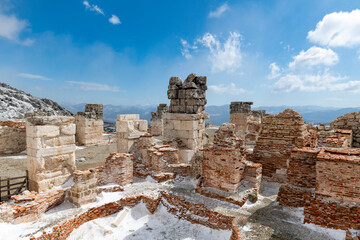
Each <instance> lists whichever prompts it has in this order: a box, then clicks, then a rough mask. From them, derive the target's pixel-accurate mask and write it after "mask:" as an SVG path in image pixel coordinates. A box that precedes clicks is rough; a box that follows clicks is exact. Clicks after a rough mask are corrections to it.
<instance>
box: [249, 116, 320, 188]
mask: <svg viewBox="0 0 360 240" xmlns="http://www.w3.org/2000/svg"><path fill="white" fill-rule="evenodd" d="M314 138H316V136H314V135H313V134H310V133H309V132H308V131H307V128H306V125H305V122H304V121H303V119H302V116H301V115H300V114H299V113H297V112H295V111H294V110H292V109H286V110H285V111H283V112H281V113H279V114H276V115H266V116H265V117H264V118H263V119H262V129H261V132H260V135H259V138H258V141H257V142H256V146H255V148H254V153H253V161H254V162H257V163H261V164H262V170H263V177H264V176H265V177H266V178H267V179H268V180H269V181H275V182H285V180H286V176H287V174H286V171H287V166H288V162H289V160H290V155H291V150H292V149H293V148H294V147H305V146H309V147H314V146H313V145H314V144H316V142H317V139H314Z"/></svg>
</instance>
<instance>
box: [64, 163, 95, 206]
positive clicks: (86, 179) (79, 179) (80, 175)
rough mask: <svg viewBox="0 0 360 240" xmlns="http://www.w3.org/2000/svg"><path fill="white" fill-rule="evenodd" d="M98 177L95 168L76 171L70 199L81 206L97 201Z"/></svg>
mask: <svg viewBox="0 0 360 240" xmlns="http://www.w3.org/2000/svg"><path fill="white" fill-rule="evenodd" d="M96 182H97V179H96V172H95V170H94V169H89V170H85V171H75V172H74V185H73V186H72V187H71V189H70V191H69V200H70V202H72V203H74V204H75V205H76V206H78V207H80V206H81V205H85V204H88V203H91V202H96V196H97V183H96Z"/></svg>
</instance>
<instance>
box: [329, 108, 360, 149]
mask: <svg viewBox="0 0 360 240" xmlns="http://www.w3.org/2000/svg"><path fill="white" fill-rule="evenodd" d="M330 126H331V127H332V128H333V129H348V130H352V132H353V139H352V147H355V148H358V147H360V112H351V113H347V114H345V115H343V116H341V117H338V118H337V119H335V120H334V121H332V122H331V123H330Z"/></svg>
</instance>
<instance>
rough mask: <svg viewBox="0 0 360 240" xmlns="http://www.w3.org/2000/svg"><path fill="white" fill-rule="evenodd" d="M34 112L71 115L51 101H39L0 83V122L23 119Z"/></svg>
mask: <svg viewBox="0 0 360 240" xmlns="http://www.w3.org/2000/svg"><path fill="white" fill-rule="evenodd" d="M34 110H36V111H38V112H42V113H47V114H50V115H58V116H61V115H62V116H71V115H72V114H71V113H70V112H69V111H68V110H66V109H65V108H63V107H61V106H60V105H59V104H57V103H56V102H54V101H52V100H49V99H40V98H37V97H34V96H32V95H30V94H28V93H25V92H23V91H21V90H18V89H16V88H13V87H11V86H9V85H7V84H5V83H0V120H7V119H13V118H23V117H24V116H25V114H26V113H32V112H33V111H34Z"/></svg>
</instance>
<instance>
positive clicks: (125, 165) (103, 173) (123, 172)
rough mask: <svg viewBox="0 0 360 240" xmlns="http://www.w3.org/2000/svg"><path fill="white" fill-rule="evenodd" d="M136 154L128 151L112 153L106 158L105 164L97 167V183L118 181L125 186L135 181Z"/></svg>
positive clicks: (103, 183) (117, 182) (104, 183)
mask: <svg viewBox="0 0 360 240" xmlns="http://www.w3.org/2000/svg"><path fill="white" fill-rule="evenodd" d="M133 161H134V156H133V155H132V154H127V153H111V154H110V156H108V157H107V158H106V161H105V165H104V166H102V167H98V168H96V172H97V184H98V185H99V186H101V185H106V184H108V183H116V184H118V185H120V186H125V185H127V184H130V183H132V182H133Z"/></svg>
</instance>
